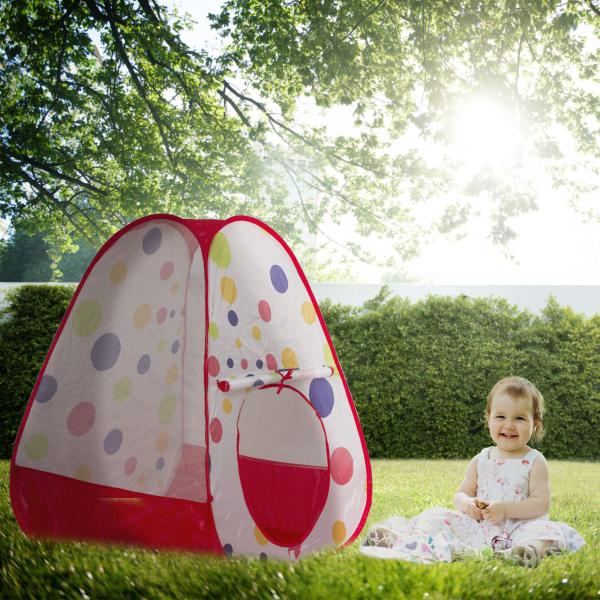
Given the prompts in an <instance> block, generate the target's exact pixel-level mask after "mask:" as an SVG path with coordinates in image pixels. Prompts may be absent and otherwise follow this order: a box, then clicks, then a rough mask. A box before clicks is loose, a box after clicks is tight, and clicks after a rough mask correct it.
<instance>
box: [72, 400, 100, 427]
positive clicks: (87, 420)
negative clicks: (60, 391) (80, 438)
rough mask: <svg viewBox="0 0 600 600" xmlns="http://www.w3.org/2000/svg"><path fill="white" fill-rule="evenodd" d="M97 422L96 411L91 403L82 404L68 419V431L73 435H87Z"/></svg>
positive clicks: (77, 406)
mask: <svg viewBox="0 0 600 600" xmlns="http://www.w3.org/2000/svg"><path fill="white" fill-rule="evenodd" d="M95 420H96V409H95V408H94V405H93V404H92V403H91V402H80V403H79V404H77V405H76V406H75V407H74V408H73V409H72V410H71V412H70V413H69V416H68V417H67V429H68V430H69V433H71V434H72V435H83V434H85V433H87V432H88V431H89V430H90V429H91V428H92V425H93V424H94V421H95Z"/></svg>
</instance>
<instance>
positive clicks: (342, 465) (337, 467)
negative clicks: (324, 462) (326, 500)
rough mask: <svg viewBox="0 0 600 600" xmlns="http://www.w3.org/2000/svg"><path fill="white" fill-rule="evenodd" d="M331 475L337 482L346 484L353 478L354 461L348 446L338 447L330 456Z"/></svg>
mask: <svg viewBox="0 0 600 600" xmlns="http://www.w3.org/2000/svg"><path fill="white" fill-rule="evenodd" d="M330 466H331V477H332V478H333V480H334V481H335V482H336V483H339V484H340V485H344V484H346V483H348V482H349V481H350V479H352V473H353V471H354V461H353V460H352V455H351V454H350V452H348V450H346V448H341V447H340V448H336V449H335V450H334V451H333V453H332V455H331V458H330Z"/></svg>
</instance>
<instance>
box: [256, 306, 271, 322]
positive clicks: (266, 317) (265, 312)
mask: <svg viewBox="0 0 600 600" xmlns="http://www.w3.org/2000/svg"><path fill="white" fill-rule="evenodd" d="M258 314H259V315H260V318H261V319H262V320H263V321H265V322H266V323H268V322H269V321H270V320H271V307H270V306H269V303H268V302H267V301H266V300H261V301H260V302H259V303H258Z"/></svg>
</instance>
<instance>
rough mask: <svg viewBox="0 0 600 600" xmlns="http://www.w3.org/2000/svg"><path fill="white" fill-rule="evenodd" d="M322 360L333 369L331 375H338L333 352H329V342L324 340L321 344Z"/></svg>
mask: <svg viewBox="0 0 600 600" xmlns="http://www.w3.org/2000/svg"><path fill="white" fill-rule="evenodd" d="M323 360H324V361H325V364H326V365H327V366H328V367H331V368H332V369H333V376H334V377H336V376H337V375H339V373H338V370H337V367H336V366H335V361H334V360H333V354H332V353H331V348H330V347H329V344H328V343H327V342H325V343H324V344H323Z"/></svg>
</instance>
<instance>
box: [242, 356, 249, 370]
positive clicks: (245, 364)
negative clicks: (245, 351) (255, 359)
mask: <svg viewBox="0 0 600 600" xmlns="http://www.w3.org/2000/svg"><path fill="white" fill-rule="evenodd" d="M241 365H242V369H247V368H248V361H247V360H246V359H245V358H242V360H241Z"/></svg>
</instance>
